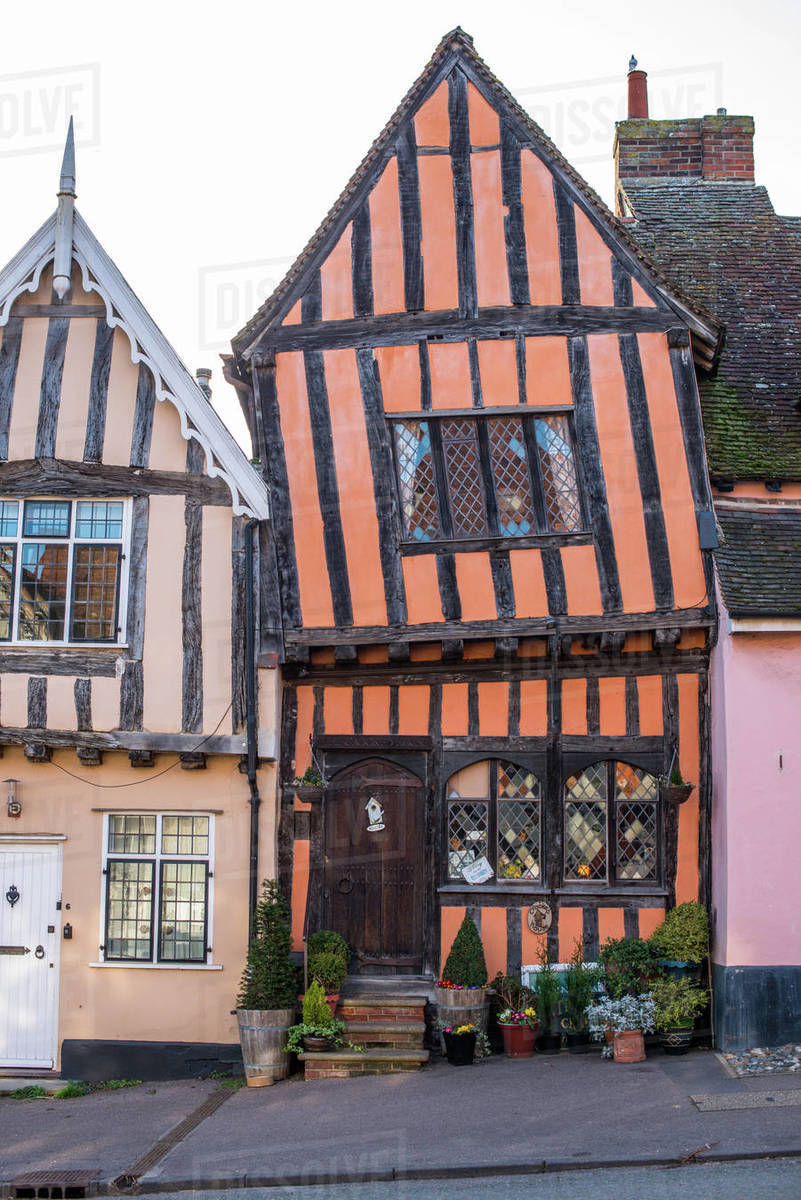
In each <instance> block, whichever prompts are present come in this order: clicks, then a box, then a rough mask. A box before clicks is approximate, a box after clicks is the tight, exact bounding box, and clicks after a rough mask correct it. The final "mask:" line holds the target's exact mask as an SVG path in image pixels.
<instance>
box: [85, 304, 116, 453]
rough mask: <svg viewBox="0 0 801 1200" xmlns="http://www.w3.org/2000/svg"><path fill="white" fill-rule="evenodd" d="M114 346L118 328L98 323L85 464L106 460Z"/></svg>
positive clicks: (91, 379) (90, 386) (91, 378)
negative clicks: (107, 414) (110, 372)
mask: <svg viewBox="0 0 801 1200" xmlns="http://www.w3.org/2000/svg"><path fill="white" fill-rule="evenodd" d="M113 346H114V329H113V327H112V326H111V325H107V324H106V322H105V320H100V321H98V322H97V329H96V331H95V348H94V353H93V355H92V374H91V377H90V380H89V411H88V413H87V416H86V437H85V440H84V445H83V459H84V462H92V463H99V462H102V460H103V442H104V440H105V437H106V408H107V404H108V377H109V371H110V370H111V351H112V348H113Z"/></svg>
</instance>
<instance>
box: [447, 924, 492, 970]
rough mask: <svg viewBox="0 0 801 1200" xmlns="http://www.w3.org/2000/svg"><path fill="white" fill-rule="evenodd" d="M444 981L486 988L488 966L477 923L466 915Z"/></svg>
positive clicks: (448, 962)
mask: <svg viewBox="0 0 801 1200" xmlns="http://www.w3.org/2000/svg"><path fill="white" fill-rule="evenodd" d="M442 978H443V981H447V983H451V984H456V985H457V986H459V987H486V986H487V964H486V962H485V960H484V947H483V946H482V944H481V935H480V934H479V932H478V930H477V929H476V925H475V921H474V920H473V919H472V917H469V916H467V914H465V918H464V920H463V921H462V923H461V925H460V926H459V932H458V933H457V934H456V937H455V938H454V939H453V945H452V946H451V952H450V954H449V955H448V957H447V960H446V962H445V969H444V971H443V972H442Z"/></svg>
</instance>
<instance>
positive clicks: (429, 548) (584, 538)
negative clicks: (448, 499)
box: [400, 530, 593, 557]
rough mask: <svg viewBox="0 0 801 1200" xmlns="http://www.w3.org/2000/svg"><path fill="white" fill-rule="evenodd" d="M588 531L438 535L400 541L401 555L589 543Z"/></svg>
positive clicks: (589, 535)
mask: <svg viewBox="0 0 801 1200" xmlns="http://www.w3.org/2000/svg"><path fill="white" fill-rule="evenodd" d="M592 542H593V537H592V533H590V532H589V531H587V530H583V531H581V532H578V533H531V534H527V535H526V536H525V537H485V538H440V539H438V540H437V541H431V542H401V543H400V552H401V555H403V556H404V557H408V556H410V555H414V554H442V553H443V552H444V551H450V552H451V553H454V552H456V553H463V552H464V551H478V550H531V549H540V550H549V549H551V548H555V547H558V546H591V545H592Z"/></svg>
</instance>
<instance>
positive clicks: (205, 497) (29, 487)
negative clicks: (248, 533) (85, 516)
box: [0, 458, 231, 506]
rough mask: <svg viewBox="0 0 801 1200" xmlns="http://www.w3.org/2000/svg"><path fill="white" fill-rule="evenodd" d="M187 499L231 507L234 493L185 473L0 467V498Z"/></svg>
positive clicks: (74, 465) (30, 463) (57, 463)
mask: <svg viewBox="0 0 801 1200" xmlns="http://www.w3.org/2000/svg"><path fill="white" fill-rule="evenodd" d="M48 492H49V493H51V494H55V495H58V496H67V497H72V496H97V495H99V494H102V495H103V496H149V495H162V496H187V497H191V498H192V499H194V500H196V501H197V502H198V503H199V504H215V505H225V506H230V504H231V493H230V492H229V490H228V488H227V486H226V485H225V483H223V482H222V480H220V479H207V478H205V477H203V478H196V477H193V476H189V475H185V474H184V473H183V472H182V471H148V470H135V469H132V468H131V467H116V466H109V465H108V464H107V463H93V462H67V461H65V460H63V459H52V458H49V459H35V458H30V459H18V460H15V461H14V462H4V463H0V495H4V496H39V495H42V494H46V493H48Z"/></svg>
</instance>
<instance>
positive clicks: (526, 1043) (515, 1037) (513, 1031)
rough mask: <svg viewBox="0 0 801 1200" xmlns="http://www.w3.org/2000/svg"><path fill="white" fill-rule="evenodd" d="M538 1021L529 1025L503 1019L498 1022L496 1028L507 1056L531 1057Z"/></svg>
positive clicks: (538, 1025) (532, 1055)
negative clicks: (500, 1035)
mask: <svg viewBox="0 0 801 1200" xmlns="http://www.w3.org/2000/svg"><path fill="white" fill-rule="evenodd" d="M539 1027H540V1023H539V1021H537V1022H535V1024H534V1025H533V1026H531V1025H512V1024H506V1022H504V1021H499V1022H498V1028H499V1029H500V1031H501V1033H502V1035H503V1048H504V1050H505V1051H506V1055H507V1057H508V1058H533V1057H534V1043H535V1041H536V1040H537V1031H538V1029H539Z"/></svg>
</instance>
